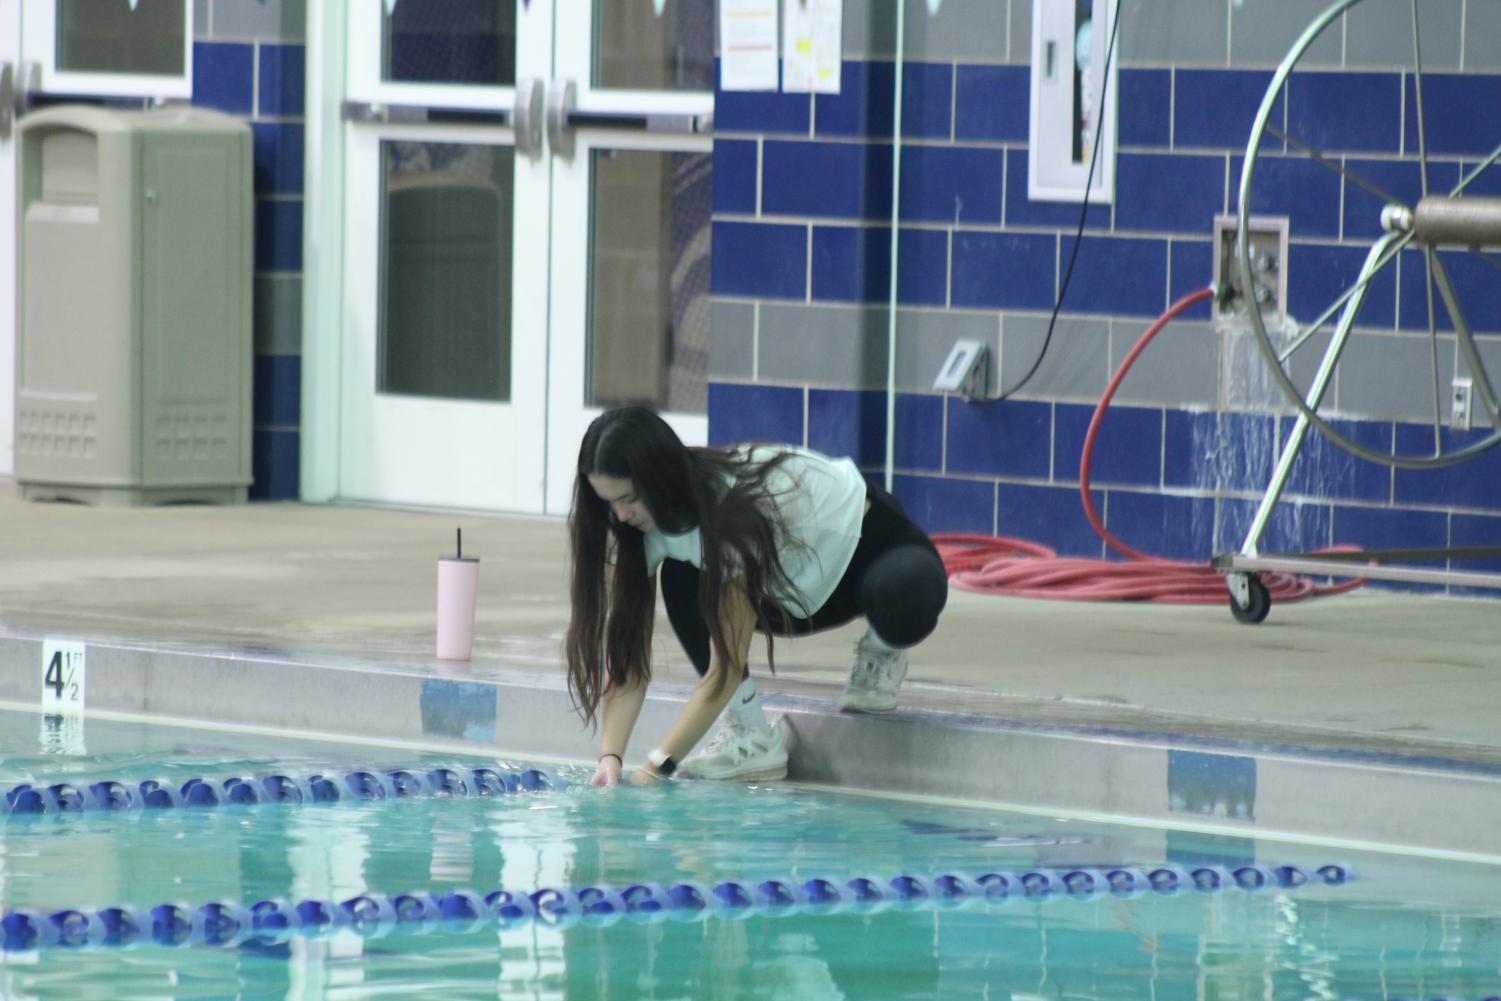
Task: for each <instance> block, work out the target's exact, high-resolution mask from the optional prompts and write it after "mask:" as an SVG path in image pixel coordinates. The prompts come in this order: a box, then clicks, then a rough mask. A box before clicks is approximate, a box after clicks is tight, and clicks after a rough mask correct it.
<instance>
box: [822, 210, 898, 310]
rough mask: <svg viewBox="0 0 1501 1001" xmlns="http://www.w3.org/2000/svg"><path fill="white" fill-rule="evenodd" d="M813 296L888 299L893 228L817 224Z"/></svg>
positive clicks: (857, 300) (836, 299)
mask: <svg viewBox="0 0 1501 1001" xmlns="http://www.w3.org/2000/svg"><path fill="white" fill-rule="evenodd" d="M813 298H814V299H815V300H833V301H838V302H887V301H889V300H890V298H891V230H890V229H888V228H884V227H879V226H814V227H813Z"/></svg>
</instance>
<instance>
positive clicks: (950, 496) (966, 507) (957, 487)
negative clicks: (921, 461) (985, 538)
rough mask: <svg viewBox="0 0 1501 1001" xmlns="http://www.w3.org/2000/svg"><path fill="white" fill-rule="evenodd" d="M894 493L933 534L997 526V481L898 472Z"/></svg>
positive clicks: (982, 530)
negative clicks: (903, 474)
mask: <svg viewBox="0 0 1501 1001" xmlns="http://www.w3.org/2000/svg"><path fill="white" fill-rule="evenodd" d="M891 486H892V491H891V492H892V493H893V494H895V495H896V498H897V500H899V501H901V502H902V507H904V508H906V509H907V516H908V517H910V518H911V519H912V520H913V521H915V522H917V524H918V526H919V527H921V528H922V529H923V531H925V532H928V533H929V534H935V533H938V532H982V533H986V534H989V533H990V532H991V531H992V530H993V529H994V528H995V485H994V484H992V483H989V482H986V481H983V480H954V479H945V478H943V477H939V476H910V475H907V476H894V477H892V483H891Z"/></svg>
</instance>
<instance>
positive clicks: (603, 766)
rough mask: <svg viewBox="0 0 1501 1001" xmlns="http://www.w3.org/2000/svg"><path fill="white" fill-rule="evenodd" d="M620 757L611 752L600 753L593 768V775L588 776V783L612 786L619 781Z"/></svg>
mask: <svg viewBox="0 0 1501 1001" xmlns="http://www.w3.org/2000/svg"><path fill="white" fill-rule="evenodd" d="M620 767H621V766H620V758H618V757H617V756H615V755H613V754H602V755H600V757H599V765H598V766H597V767H596V768H595V769H594V775H593V776H592V777H590V779H589V784H590V785H592V786H612V785H618V784H619V783H620Z"/></svg>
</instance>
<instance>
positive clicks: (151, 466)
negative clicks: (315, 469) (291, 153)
mask: <svg viewBox="0 0 1501 1001" xmlns="http://www.w3.org/2000/svg"><path fill="white" fill-rule="evenodd" d="M18 135H19V152H20V156H19V178H20V183H19V192H18V193H19V198H18V202H17V216H18V221H19V222H18V227H17V228H18V236H19V246H18V248H17V250H18V254H17V262H18V275H17V282H16V286H17V292H18V297H19V300H20V301H19V311H18V313H17V333H16V424H15V426H16V454H15V477H16V481H17V483H18V484H19V486H20V490H21V496H23V497H26V498H32V499H38V500H45V499H57V500H74V501H81V502H85V503H97V504H114V505H128V504H156V503H175V502H193V501H202V502H220V503H232V502H238V501H243V500H244V499H245V492H246V488H247V486H248V485H249V483H250V374H251V351H252V350H253V348H252V333H251V317H250V308H251V279H252V271H253V267H254V261H253V257H252V253H253V251H252V243H251V240H252V233H253V222H252V209H253V205H252V199H253V192H252V175H251V171H252V165H251V134H250V127H249V126H248V125H247V124H246V123H245V122H243V121H240V120H238V119H235V118H231V117H229V116H227V115H223V114H219V113H217V112H213V111H207V110H203V109H198V108H186V107H184V108H166V109H161V110H152V111H119V110H112V109H106V108H99V107H90V106H81V105H78V106H75V105H61V106H57V107H52V108H47V109H44V110H41V111H37V112H34V113H32V114H30V115H27V116H26V117H25V118H23V119H21V121H20V123H19V126H18Z"/></svg>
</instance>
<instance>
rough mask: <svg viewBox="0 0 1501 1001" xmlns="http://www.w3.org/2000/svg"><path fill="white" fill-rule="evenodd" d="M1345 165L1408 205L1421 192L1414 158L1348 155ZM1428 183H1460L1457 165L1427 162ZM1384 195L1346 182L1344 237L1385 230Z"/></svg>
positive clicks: (1439, 187)
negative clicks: (1378, 158)
mask: <svg viewBox="0 0 1501 1001" xmlns="http://www.w3.org/2000/svg"><path fill="white" fill-rule="evenodd" d="M1345 169H1346V170H1347V171H1349V172H1350V173H1352V174H1357V175H1359V176H1360V177H1361V178H1362V179H1363V180H1365V181H1368V182H1369V183H1370V184H1372V185H1374V186H1375V187H1378V188H1380V189H1381V190H1382V191H1385V192H1386V193H1387V194H1388V195H1390V196H1392V197H1393V198H1396V199H1398V200H1400V201H1402V202H1405V203H1406V204H1408V205H1416V204H1417V203H1418V199H1419V198H1421V197H1422V196H1423V178H1422V171H1421V170H1420V168H1419V164H1418V161H1417V160H1416V159H1413V160H1362V159H1357V158H1355V157H1351V158H1349V159H1347V160H1346V161H1345ZM1428 183H1429V185H1430V187H1431V188H1432V189H1433V190H1434V191H1448V190H1449V189H1451V188H1453V187H1454V186H1455V185H1456V184H1458V183H1459V165H1458V164H1455V163H1443V162H1441V161H1439V162H1432V163H1429V165H1428ZM1386 204H1387V199H1382V198H1377V197H1376V196H1375V195H1373V194H1371V193H1370V192H1369V191H1367V190H1366V189H1364V188H1362V187H1361V186H1360V185H1358V184H1355V183H1354V182H1353V181H1346V182H1345V204H1344V232H1345V239H1347V240H1348V239H1357V238H1363V239H1374V238H1375V237H1378V236H1380V235H1381V234H1382V232H1384V230H1383V229H1382V228H1381V209H1382V208H1383V207H1384V206H1385V205H1386Z"/></svg>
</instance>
